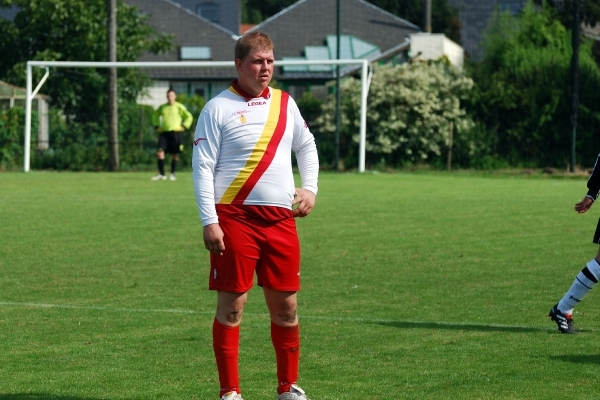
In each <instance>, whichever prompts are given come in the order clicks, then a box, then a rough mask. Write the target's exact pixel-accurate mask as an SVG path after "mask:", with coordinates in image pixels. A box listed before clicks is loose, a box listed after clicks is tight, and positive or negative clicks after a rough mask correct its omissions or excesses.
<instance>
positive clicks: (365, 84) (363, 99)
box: [23, 59, 372, 173]
mask: <svg viewBox="0 0 600 400" xmlns="http://www.w3.org/2000/svg"><path fill="white" fill-rule="evenodd" d="M275 65H276V66H285V65H360V66H361V73H360V80H361V96H360V136H359V137H360V140H359V157H358V158H359V163H358V164H359V165H358V170H359V172H361V173H362V172H364V171H365V147H366V132H367V95H368V92H369V86H370V83H371V82H370V81H371V74H372V71H371V70H370V68H369V60H366V59H356V60H277V61H275ZM234 66H235V64H234V62H233V61H175V62H121V61H117V62H109V61H103V62H91V61H90V62H88V61H28V62H27V88H26V91H27V93H26V98H25V143H24V155H23V158H24V161H23V170H24V171H25V172H29V168H30V158H31V105H32V100H33V97H34V96H35V95H36V94H37V92H38V91H39V90H40V88H41V87H42V85H43V84H44V82H45V81H46V79H47V78H48V76H49V74H50V70H49V68H50V67H55V68H67V67H77V68H160V67H164V68H192V67H194V68H195V67H204V68H206V67H234ZM34 67H39V68H45V69H46V73H45V74H44V76H43V78H42V79H41V80H40V82H39V83H38V85H37V86H36V88H35V90H32V87H33V83H32V80H33V77H32V72H33V68H34Z"/></svg>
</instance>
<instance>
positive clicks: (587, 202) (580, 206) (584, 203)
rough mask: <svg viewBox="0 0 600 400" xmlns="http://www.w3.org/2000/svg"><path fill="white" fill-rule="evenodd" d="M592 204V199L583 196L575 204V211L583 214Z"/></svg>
mask: <svg viewBox="0 0 600 400" xmlns="http://www.w3.org/2000/svg"><path fill="white" fill-rule="evenodd" d="M593 205H594V200H592V199H591V198H589V197H587V196H586V197H584V198H583V200H581V201H580V202H579V203H577V204H575V211H577V212H578V213H579V214H583V213H584V212H586V211H587V210H589V209H590V208H591V207H592V206H593Z"/></svg>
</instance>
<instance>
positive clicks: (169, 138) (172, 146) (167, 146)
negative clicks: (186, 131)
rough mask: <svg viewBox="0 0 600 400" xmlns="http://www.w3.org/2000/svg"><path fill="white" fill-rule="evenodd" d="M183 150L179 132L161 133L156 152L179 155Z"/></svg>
mask: <svg viewBox="0 0 600 400" xmlns="http://www.w3.org/2000/svg"><path fill="white" fill-rule="evenodd" d="M182 150H183V146H182V145H181V132H173V131H171V132H163V133H161V134H160V135H159V137H158V151H164V152H165V153H167V154H179V153H181V151H182Z"/></svg>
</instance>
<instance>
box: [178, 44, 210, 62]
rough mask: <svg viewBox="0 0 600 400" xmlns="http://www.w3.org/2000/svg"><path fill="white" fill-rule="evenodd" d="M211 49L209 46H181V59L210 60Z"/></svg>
mask: <svg viewBox="0 0 600 400" xmlns="http://www.w3.org/2000/svg"><path fill="white" fill-rule="evenodd" d="M210 58H211V51H210V47H208V46H181V49H180V50H179V59H180V60H210Z"/></svg>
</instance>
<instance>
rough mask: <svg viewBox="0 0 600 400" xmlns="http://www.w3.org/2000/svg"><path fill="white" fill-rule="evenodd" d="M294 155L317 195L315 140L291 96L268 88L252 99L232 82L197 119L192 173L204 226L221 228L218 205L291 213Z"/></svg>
mask: <svg viewBox="0 0 600 400" xmlns="http://www.w3.org/2000/svg"><path fill="white" fill-rule="evenodd" d="M292 151H293V152H294V153H295V154H296V159H297V162H298V169H299V171H300V177H301V180H302V184H301V187H302V188H303V189H307V190H310V191H311V192H313V193H314V194H317V179H318V171H319V160H318V156H317V148H316V145H315V140H314V137H313V135H312V133H311V132H310V130H309V129H308V127H307V125H306V123H305V122H304V119H303V118H302V116H301V114H300V110H299V109H298V106H297V105H296V103H295V102H294V99H292V98H291V97H290V95H289V94H288V93H286V92H283V91H281V90H277V89H273V88H270V87H267V88H266V89H265V91H264V92H263V93H262V94H261V96H260V97H256V98H252V97H251V96H249V95H248V94H247V93H245V92H243V91H242V90H241V89H240V88H239V87H238V86H237V85H236V84H235V82H234V84H233V85H232V86H231V87H230V88H229V89H228V90H225V91H223V92H221V93H220V94H219V95H218V96H216V97H215V98H213V99H212V100H210V101H209V102H208V103H207V104H206V106H205V107H204V109H203V110H202V112H201V113H200V117H199V119H198V124H197V126H196V133H195V135H194V151H193V158H192V170H193V179H194V190H195V194H196V202H197V204H198V208H199V211H200V218H201V220H202V225H203V226H206V225H209V224H213V223H217V222H218V218H217V213H216V210H215V204H234V205H257V206H275V207H283V208H288V209H291V208H292V200H293V198H294V192H295V184H294V177H293V173H292V162H291V157H292Z"/></svg>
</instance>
